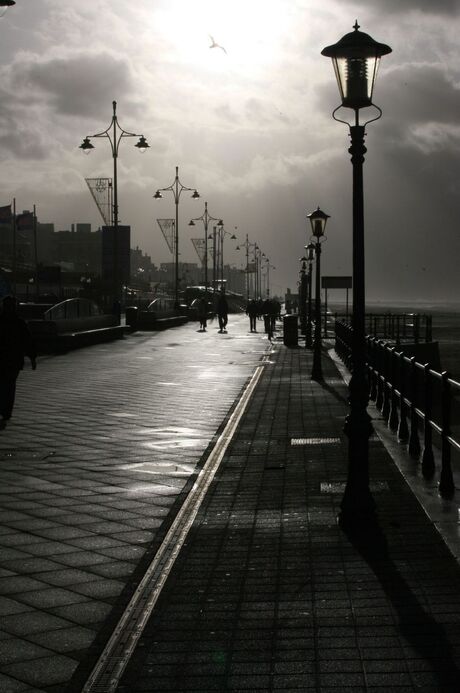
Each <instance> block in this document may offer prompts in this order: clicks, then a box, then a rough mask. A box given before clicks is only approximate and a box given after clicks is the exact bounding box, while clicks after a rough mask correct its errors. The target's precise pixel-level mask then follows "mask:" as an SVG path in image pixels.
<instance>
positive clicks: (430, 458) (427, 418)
mask: <svg viewBox="0 0 460 693" xmlns="http://www.w3.org/2000/svg"><path fill="white" fill-rule="evenodd" d="M423 379H424V383H423V384H424V388H425V406H424V410H425V411H424V416H423V425H424V429H425V431H424V444H423V455H422V472H423V476H424V477H425V479H432V478H433V476H434V472H435V465H434V455H433V429H432V428H431V418H432V416H433V381H432V376H431V373H430V364H429V363H425V365H424V367H423Z"/></svg>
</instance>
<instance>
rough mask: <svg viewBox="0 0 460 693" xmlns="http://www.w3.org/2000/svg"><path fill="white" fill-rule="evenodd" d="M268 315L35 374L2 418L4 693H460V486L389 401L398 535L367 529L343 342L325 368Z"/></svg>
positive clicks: (69, 360)
mask: <svg viewBox="0 0 460 693" xmlns="http://www.w3.org/2000/svg"><path fill="white" fill-rule="evenodd" d="M248 327H249V325H248V323H247V321H246V319H245V318H243V317H240V318H233V317H232V319H231V322H230V332H229V334H228V335H220V334H217V326H213V327H211V329H210V330H209V331H208V333H207V334H200V333H197V332H196V331H195V328H194V327H193V326H191V325H187V326H184V327H180V328H174V329H173V330H170V331H168V332H164V333H154V334H146V333H137V334H134V335H131V336H129V337H127V338H126V339H125V340H123V341H121V342H118V341H117V342H114V343H112V344H108V345H100V346H96V347H91V348H88V349H84V350H81V351H78V352H72V353H71V354H67V355H64V356H59V357H53V358H50V359H46V358H43V359H41V360H40V362H39V365H38V369H37V371H36V372H35V373H32V372H31V371H27V372H25V373H23V374H21V381H20V384H19V387H18V406H17V409H16V411H15V415H14V419H13V420H12V422H11V423H10V424H8V426H7V428H6V429H5V430H4V431H2V432H1V433H0V459H1V464H0V480H1V484H2V487H1V493H0V517H1V522H0V550H1V554H0V614H1V625H0V690H1V691H2V693H9V692H10V691H11V692H13V693H15V692H16V691H18V692H20V693H25V692H27V693H32V692H35V693H39V692H42V693H43V692H45V693H57V692H58V691H59V693H77V691H78V692H80V691H83V692H84V693H111V692H112V691H113V692H115V691H118V693H127V692H128V691H130V692H132V693H135V692H139V693H140V692H141V691H143V692H144V693H145V692H147V691H150V692H151V691H183V692H188V691H200V692H202V693H204V692H205V691H214V690H221V691H267V692H271V691H281V690H282V691H315V692H318V693H338V692H339V691H340V692H343V691H350V693H351V691H353V693H356V692H358V693H361V692H364V691H366V692H367V691H373V692H375V693H390V692H391V693H393V692H397V693H409V692H411V693H413V692H414V691H423V692H425V693H428V692H436V691H444V692H452V693H458V691H459V690H460V673H459V663H460V596H459V595H460V567H459V564H458V562H457V560H456V559H455V556H454V554H455V555H457V556H458V555H459V552H458V551H455V542H454V536H455V533H456V532H455V528H454V521H453V520H451V523H450V527H451V532H450V535H449V537H450V538H449V546H450V549H451V550H452V551H454V554H453V553H452V552H451V550H449V548H448V546H447V545H446V543H445V542H444V541H443V539H442V536H441V533H440V531H441V529H442V526H443V523H442V522H441V521H440V520H439V518H444V520H445V518H446V517H447V516H449V517H451V518H454V517H455V515H456V501H455V499H454V501H452V502H451V503H450V504H449V508H447V505H446V504H445V503H444V502H441V501H439V499H438V498H437V497H436V493H435V484H434V482H433V483H432V484H431V486H429V487H426V486H425V488H422V487H423V484H421V483H419V480H420V465H418V464H417V463H415V462H414V461H413V460H411V461H410V462H409V461H408V460H407V459H406V458H405V451H404V449H403V448H402V447H401V446H399V447H398V446H395V445H394V444H391V441H390V439H388V440H385V437H386V431H385V430H384V427H383V426H382V422H381V420H380V418H379V413H378V412H376V411H375V410H374V409H373V408H372V407H371V408H370V413H371V415H372V416H373V418H374V420H375V428H376V431H377V432H378V433H379V435H375V436H373V437H372V439H371V441H370V458H371V488H372V490H373V493H374V497H375V500H376V504H377V510H378V516H379V521H380V525H381V529H382V532H383V539H382V538H381V539H380V540H379V542H378V543H377V544H371V545H370V544H369V543H364V544H363V543H362V542H361V543H359V542H356V541H355V540H353V539H352V538H350V537H347V536H346V535H345V534H344V533H343V532H342V530H341V529H340V528H339V527H338V526H337V524H336V515H337V512H338V510H339V507H340V500H341V497H342V494H343V489H344V484H345V482H346V478H347V441H346V440H345V439H344V436H343V430H342V429H343V422H344V417H345V415H346V413H347V411H348V405H347V388H346V385H345V384H344V381H343V378H342V373H341V372H340V369H338V367H337V364H336V363H334V361H333V360H332V359H331V358H328V356H327V353H326V350H325V351H324V354H323V369H324V374H325V382H324V383H317V382H314V381H312V380H311V378H310V373H311V365H312V355H311V352H310V351H309V350H305V349H304V348H302V347H299V348H296V349H289V348H286V347H285V346H284V345H283V344H282V340H280V334H279V332H278V336H277V337H278V338H277V339H276V340H275V343H274V344H273V346H271V345H270V344H269V343H268V342H267V340H266V338H265V337H264V335H262V334H258V335H251V334H250V333H249V332H248ZM382 440H385V445H384V444H383V442H382ZM396 448H398V449H396ZM389 450H390V452H391V455H390V452H389ZM406 457H407V456H406ZM397 458H398V459H397ZM399 458H400V459H399ZM395 460H396V461H398V464H396V462H395ZM401 460H403V464H401ZM398 465H399V467H398ZM404 465H406V467H405V469H404V468H403V467H404ZM400 469H401V470H402V471H403V473H401V471H400ZM406 479H409V481H410V483H411V485H412V484H414V486H416V485H417V484H418V486H419V488H418V490H417V494H418V496H419V497H420V498H421V499H422V500H423V496H424V495H425V496H426V497H428V498H429V505H430V504H431V506H432V507H433V508H435V510H436V512H437V513H438V519H436V517H435V518H434V519H430V516H429V514H427V512H428V511H425V510H424V509H423V508H422V506H421V505H420V502H419V500H418V499H417V497H416V495H415V494H414V492H413V491H412V490H411V488H410V486H409V485H408V483H407V482H406ZM438 530H440V531H438ZM457 530H458V528H457ZM457 534H458V531H457Z"/></svg>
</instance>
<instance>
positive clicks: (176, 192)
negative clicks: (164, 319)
mask: <svg viewBox="0 0 460 693" xmlns="http://www.w3.org/2000/svg"><path fill="white" fill-rule="evenodd" d="M183 190H188V191H190V192H192V191H193V193H192V196H191V197H192V199H193V200H197V199H198V198H199V197H200V195H199V193H198V192H197V191H196V190H195V189H194V188H187V187H186V186H185V185H182V183H181V182H180V180H179V166H176V176H175V178H174V181H173V182H172V183H171V185H168V187H167V188H159V189H158V190H157V191H156V193H155V195H154V196H153V198H154V199H155V200H161V198H162V197H163V195H162V194H161V193H162V192H166V191H170V192H172V194H173V197H174V203H175V205H176V224H175V235H176V257H175V272H174V305H175V308H176V309H178V308H179V200H180V196H181V192H182V191H183Z"/></svg>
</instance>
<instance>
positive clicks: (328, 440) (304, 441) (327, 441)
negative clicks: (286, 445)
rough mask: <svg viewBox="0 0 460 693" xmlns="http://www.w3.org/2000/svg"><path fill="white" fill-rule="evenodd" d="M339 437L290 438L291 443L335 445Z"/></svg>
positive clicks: (338, 441)
mask: <svg viewBox="0 0 460 693" xmlns="http://www.w3.org/2000/svg"><path fill="white" fill-rule="evenodd" d="M338 443H340V438H291V445H337V444H338Z"/></svg>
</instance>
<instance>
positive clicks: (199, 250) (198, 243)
mask: <svg viewBox="0 0 460 693" xmlns="http://www.w3.org/2000/svg"><path fill="white" fill-rule="evenodd" d="M192 243H193V247H194V248H195V250H196V254H197V255H198V257H199V259H200V262H201V264H202V265H203V264H204V260H205V255H206V247H205V246H206V243H205V240H204V238H192Z"/></svg>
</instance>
